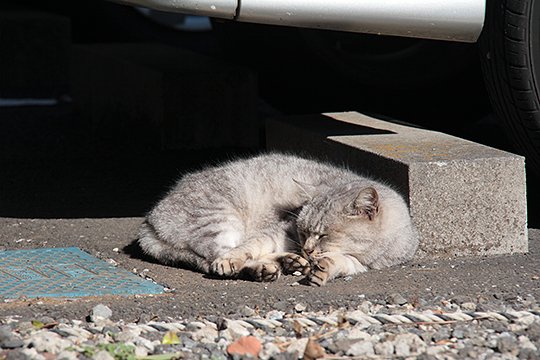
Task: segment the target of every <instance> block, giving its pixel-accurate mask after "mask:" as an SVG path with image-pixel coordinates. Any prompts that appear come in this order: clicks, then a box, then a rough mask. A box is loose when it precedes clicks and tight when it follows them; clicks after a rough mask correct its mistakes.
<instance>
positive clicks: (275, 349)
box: [259, 342, 281, 360]
mask: <svg viewBox="0 0 540 360" xmlns="http://www.w3.org/2000/svg"><path fill="white" fill-rule="evenodd" d="M280 353H281V349H280V348H279V346H277V345H276V344H274V343H273V342H268V343H266V344H264V347H263V349H262V351H261V352H260V353H259V358H260V359H262V360H268V359H275V357H276V356H277V355H278V354H280Z"/></svg>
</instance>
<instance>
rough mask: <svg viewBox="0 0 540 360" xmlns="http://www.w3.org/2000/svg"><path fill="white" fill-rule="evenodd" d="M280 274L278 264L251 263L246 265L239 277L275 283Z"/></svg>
mask: <svg viewBox="0 0 540 360" xmlns="http://www.w3.org/2000/svg"><path fill="white" fill-rule="evenodd" d="M280 274H281V269H280V266H279V264H277V263H274V262H255V261H254V262H253V263H250V262H249V261H248V263H247V264H246V266H245V267H244V268H243V269H242V271H241V273H240V276H241V277H243V278H246V279H249V280H255V281H260V282H263V281H264V282H269V281H276V280H277V279H278V278H279V275H280Z"/></svg>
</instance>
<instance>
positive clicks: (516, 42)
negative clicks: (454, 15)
mask: <svg viewBox="0 0 540 360" xmlns="http://www.w3.org/2000/svg"><path fill="white" fill-rule="evenodd" d="M479 45H480V53H481V63H482V70H483V74H484V81H485V84H486V89H487V92H488V94H489V97H490V101H491V104H492V108H493V111H494V113H495V115H496V116H497V118H499V119H500V120H501V122H502V124H503V126H505V128H506V129H507V130H508V135H509V136H510V138H511V140H512V142H513V144H514V146H515V150H516V152H518V153H520V154H522V155H525V157H526V163H527V168H528V169H529V170H532V171H534V172H535V173H536V174H540V105H539V102H540V101H539V99H540V96H539V95H540V0H488V1H487V9H486V21H485V24H484V29H483V31H482V34H481V36H480V40H479Z"/></svg>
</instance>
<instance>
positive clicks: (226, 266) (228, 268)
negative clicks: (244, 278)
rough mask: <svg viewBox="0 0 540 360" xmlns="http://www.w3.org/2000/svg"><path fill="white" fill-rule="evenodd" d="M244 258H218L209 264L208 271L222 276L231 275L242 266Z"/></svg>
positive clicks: (237, 271) (234, 274) (236, 272)
mask: <svg viewBox="0 0 540 360" xmlns="http://www.w3.org/2000/svg"><path fill="white" fill-rule="evenodd" d="M244 263H245V260H242V259H223V258H218V259H216V260H214V262H213V263H212V265H210V271H212V273H213V274H214V275H219V276H223V277H233V276H236V275H238V274H239V273H240V270H242V268H243V267H244Z"/></svg>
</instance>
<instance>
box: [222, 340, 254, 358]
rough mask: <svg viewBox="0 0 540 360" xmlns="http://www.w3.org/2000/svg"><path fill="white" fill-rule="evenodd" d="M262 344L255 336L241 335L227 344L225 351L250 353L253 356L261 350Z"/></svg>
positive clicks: (237, 353) (240, 353) (230, 353)
mask: <svg viewBox="0 0 540 360" xmlns="http://www.w3.org/2000/svg"><path fill="white" fill-rule="evenodd" d="M261 349H262V344H261V342H260V341H259V339H257V338H256V337H255V336H243V337H241V338H239V339H238V340H236V341H235V342H233V343H232V344H230V345H229V346H227V353H228V354H229V355H231V356H232V355H240V356H242V355H251V356H253V357H257V356H259V353H260V352H261Z"/></svg>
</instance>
